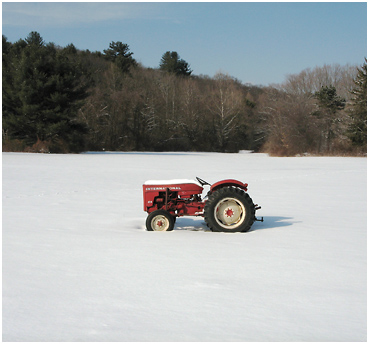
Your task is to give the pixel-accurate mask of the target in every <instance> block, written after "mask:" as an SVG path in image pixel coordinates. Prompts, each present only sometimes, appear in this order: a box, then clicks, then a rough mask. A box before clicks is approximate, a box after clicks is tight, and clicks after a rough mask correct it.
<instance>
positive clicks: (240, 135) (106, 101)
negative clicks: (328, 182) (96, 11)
mask: <svg viewBox="0 0 369 344" xmlns="http://www.w3.org/2000/svg"><path fill="white" fill-rule="evenodd" d="M2 39H3V81H2V82H3V84H2V85H3V103H2V110H3V132H2V135H3V136H2V142H3V151H30V152H56V153H68V152H81V151H86V150H94V151H103V150H109V151H217V152H237V151H239V150H253V151H263V152H268V153H270V154H273V155H296V154H303V153H312V154H365V153H366V118H367V116H366V111H367V110H366V60H365V63H364V64H363V65H362V66H349V65H346V66H340V65H325V66H323V67H315V68H314V69H306V70H304V71H302V72H301V73H299V74H296V75H289V76H287V77H286V80H285V82H284V83H282V84H279V85H273V86H268V87H263V86H255V85H250V84H242V83H241V82H240V81H239V80H237V79H236V78H234V77H231V76H229V75H227V74H224V73H217V74H216V75H215V76H214V77H208V76H204V75H199V76H196V75H193V73H192V70H191V68H190V65H189V64H188V63H187V62H186V61H185V60H183V59H181V58H180V56H179V54H178V53H177V52H173V51H172V52H171V51H167V52H165V53H164V54H163V55H162V58H161V60H160V61H158V62H159V67H158V68H146V67H144V66H142V65H140V64H139V63H138V62H137V61H136V60H135V59H134V58H133V53H132V52H130V50H129V46H128V45H127V44H124V43H122V42H111V43H110V44H109V47H108V48H107V49H105V50H103V52H102V53H101V52H90V51H89V50H85V51H81V50H78V49H76V47H75V46H74V45H73V44H70V45H68V46H66V47H59V46H56V45H55V44H53V43H46V42H44V40H43V39H42V37H41V36H40V34H39V33H37V32H31V33H30V34H29V35H28V37H27V38H26V39H24V40H23V39H20V40H19V41H17V42H15V43H11V42H9V41H8V40H7V38H6V37H4V36H3V38H2Z"/></svg>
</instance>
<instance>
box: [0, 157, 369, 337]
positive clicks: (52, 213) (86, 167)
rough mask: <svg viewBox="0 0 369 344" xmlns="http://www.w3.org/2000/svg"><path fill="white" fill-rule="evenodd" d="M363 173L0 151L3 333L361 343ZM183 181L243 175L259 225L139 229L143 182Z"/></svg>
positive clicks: (344, 161) (360, 166)
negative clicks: (230, 229) (236, 229)
mask: <svg viewBox="0 0 369 344" xmlns="http://www.w3.org/2000/svg"><path fill="white" fill-rule="evenodd" d="M366 169H367V160H366V159H365V158H322V157H301V158H271V157H268V156H267V155H264V154H241V153H239V154H218V153H121V154H119V153H118V154H109V153H105V154H79V155H47V154H21V153H3V167H2V170H3V200H2V202H3V203H2V210H3V213H2V215H3V233H2V239H3V328H2V330H3V341H366V338H367V337H366V332H367V330H366V324H367V322H366V316H367V314H366V308H367V302H366V301H367V300H366V291H367V289H366V273H367V269H366V246H367V229H366V219H367V218H366V217H367V213H366V211H367V203H366V202H367V199H366V192H367V187H366V186H367V174H366ZM196 176H199V177H200V178H203V179H205V180H207V181H208V182H210V183H214V182H216V181H219V180H221V179H226V178H234V179H239V180H241V181H244V182H247V183H249V194H250V196H251V197H252V198H253V200H254V202H255V203H258V204H260V205H261V206H262V209H261V210H259V211H258V212H257V215H258V216H263V217H264V220H265V221H264V222H263V223H261V222H256V223H255V224H254V225H253V227H252V229H251V231H250V232H248V233H236V234H227V233H213V232H209V231H208V230H207V227H206V225H205V223H204V221H203V219H202V218H180V219H178V220H177V222H176V226H175V228H174V231H172V232H147V231H145V219H146V214H145V213H144V211H143V205H142V184H143V183H144V182H145V181H146V180H148V179H191V178H195V177H196ZM207 188H208V187H206V189H205V191H207Z"/></svg>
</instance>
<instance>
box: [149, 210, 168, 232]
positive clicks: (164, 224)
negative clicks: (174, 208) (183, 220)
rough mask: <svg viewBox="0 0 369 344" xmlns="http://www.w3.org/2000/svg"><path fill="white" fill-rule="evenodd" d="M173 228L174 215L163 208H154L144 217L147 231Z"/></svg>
mask: <svg viewBox="0 0 369 344" xmlns="http://www.w3.org/2000/svg"><path fill="white" fill-rule="evenodd" d="M173 228H174V217H173V216H172V215H171V214H170V213H168V212H167V211H165V210H155V211H153V212H152V213H150V214H149V216H148V217H147V219H146V229H147V230H148V231H171V230H173Z"/></svg>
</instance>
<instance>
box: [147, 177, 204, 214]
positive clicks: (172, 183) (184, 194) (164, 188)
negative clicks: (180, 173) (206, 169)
mask: <svg viewBox="0 0 369 344" xmlns="http://www.w3.org/2000/svg"><path fill="white" fill-rule="evenodd" d="M202 191H203V187H202V186H201V185H200V184H198V183H196V182H195V181H194V180H187V179H174V180H169V181H167V180H148V181H146V182H145V184H144V185H143V195H144V211H146V212H147V213H151V212H153V211H155V210H165V211H167V212H169V213H170V214H171V215H173V216H177V217H179V216H184V215H192V216H198V215H202V213H203V209H204V202H203V201H202V200H201V193H202Z"/></svg>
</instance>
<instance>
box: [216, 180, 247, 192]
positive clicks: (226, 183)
mask: <svg viewBox="0 0 369 344" xmlns="http://www.w3.org/2000/svg"><path fill="white" fill-rule="evenodd" d="M247 185H248V184H247V183H242V182H240V181H239V180H236V179H224V180H221V181H219V182H217V183H215V184H213V185H212V186H211V187H210V192H214V191H215V190H218V189H220V188H224V187H226V186H235V187H237V188H240V189H242V190H245V191H247Z"/></svg>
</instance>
